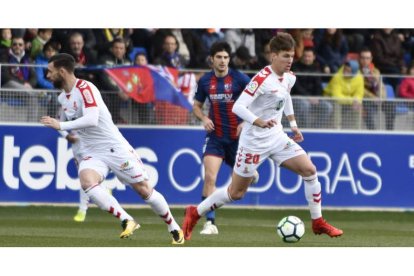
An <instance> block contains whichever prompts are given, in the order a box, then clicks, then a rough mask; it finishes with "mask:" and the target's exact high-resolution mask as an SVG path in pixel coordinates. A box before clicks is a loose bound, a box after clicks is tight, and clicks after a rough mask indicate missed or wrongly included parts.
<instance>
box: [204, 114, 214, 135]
mask: <svg viewBox="0 0 414 276" xmlns="http://www.w3.org/2000/svg"><path fill="white" fill-rule="evenodd" d="M203 125H204V129H205V130H206V131H207V132H212V131H213V130H214V123H213V121H212V120H210V118H208V117H205V119H204V120H203Z"/></svg>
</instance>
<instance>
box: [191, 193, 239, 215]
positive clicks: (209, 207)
mask: <svg viewBox="0 0 414 276" xmlns="http://www.w3.org/2000/svg"><path fill="white" fill-rule="evenodd" d="M230 202H233V200H232V199H231V198H230V195H229V193H228V187H224V188H220V189H217V190H215V191H214V193H212V194H211V195H210V196H209V197H207V198H206V199H205V200H203V201H202V202H201V203H200V204H199V205H198V206H197V212H198V214H199V215H200V216H204V215H205V214H206V213H207V212H208V211H213V210H215V209H217V208H220V207H221V206H223V205H224V204H226V203H230Z"/></svg>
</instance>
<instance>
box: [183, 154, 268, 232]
mask: <svg viewBox="0 0 414 276" xmlns="http://www.w3.org/2000/svg"><path fill="white" fill-rule="evenodd" d="M255 156H256V157H255ZM253 157H254V159H253ZM264 159H266V156H264ZM262 162H263V161H261V160H260V154H259V153H252V152H251V151H249V150H248V149H246V148H243V147H241V148H239V150H238V154H237V159H236V164H235V166H234V168H233V174H232V180H231V184H230V185H229V187H224V188H221V189H217V190H216V191H215V192H214V193H213V194H211V195H210V196H209V197H207V198H206V199H205V200H204V201H202V202H201V203H200V204H199V205H198V206H197V207H195V206H188V207H187V208H186V210H185V217H184V222H183V231H184V238H185V239H186V240H189V239H191V235H192V231H193V229H194V227H195V225H196V224H197V221H198V220H199V219H200V217H201V216H203V215H204V214H206V213H207V212H208V211H210V210H215V209H217V208H220V207H221V206H223V205H225V204H227V203H230V202H232V201H235V200H239V199H241V198H242V197H243V196H244V194H245V193H246V191H247V189H248V188H249V185H250V184H251V182H252V179H253V175H254V173H255V171H256V169H257V167H258V166H259V165H260V164H261V163H262Z"/></svg>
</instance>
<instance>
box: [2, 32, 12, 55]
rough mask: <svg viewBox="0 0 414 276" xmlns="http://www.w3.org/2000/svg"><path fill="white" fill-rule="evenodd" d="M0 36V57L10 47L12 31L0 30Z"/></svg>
mask: <svg viewBox="0 0 414 276" xmlns="http://www.w3.org/2000/svg"><path fill="white" fill-rule="evenodd" d="M0 35H1V37H0V55H2V54H4V53H5V52H7V51H8V50H9V48H10V47H11V42H12V31H11V29H1V34H0Z"/></svg>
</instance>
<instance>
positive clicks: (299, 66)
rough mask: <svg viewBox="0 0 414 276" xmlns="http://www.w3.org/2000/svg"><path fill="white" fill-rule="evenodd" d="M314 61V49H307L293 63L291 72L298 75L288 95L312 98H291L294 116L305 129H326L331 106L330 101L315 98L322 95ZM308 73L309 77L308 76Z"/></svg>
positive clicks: (331, 109)
mask: <svg viewBox="0 0 414 276" xmlns="http://www.w3.org/2000/svg"><path fill="white" fill-rule="evenodd" d="M315 59H316V55H315V52H314V49H313V48H310V47H307V48H305V49H304V50H303V54H302V57H301V59H300V60H299V61H297V62H295V63H293V66H292V71H293V72H295V73H298V74H297V76H296V83H295V86H293V88H292V91H291V93H290V94H291V95H292V96H305V97H314V98H311V99H304V98H297V97H293V99H292V100H293V108H294V110H295V116H296V118H297V120H298V122H299V123H300V124H301V125H302V126H303V127H305V128H309V127H313V128H324V127H328V126H329V121H330V118H331V115H332V111H333V105H332V103H331V102H330V101H327V100H322V99H318V98H317V97H322V96H323V93H322V80H321V76H320V75H318V74H320V73H321V68H320V66H319V64H318V63H317V62H316V61H315ZM299 73H300V74H299ZM309 73H310V75H308V74H309ZM311 114H313V115H314V116H311ZM312 119H313V121H312Z"/></svg>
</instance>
